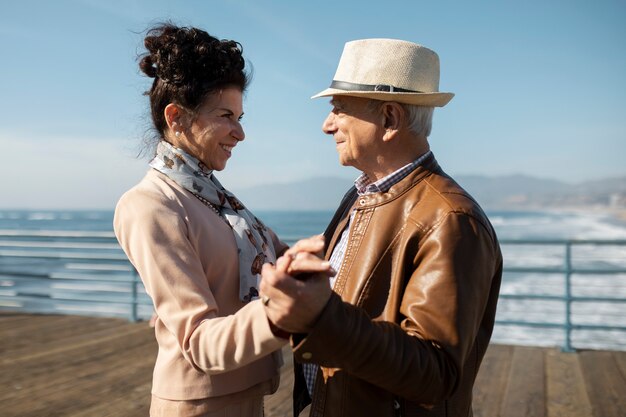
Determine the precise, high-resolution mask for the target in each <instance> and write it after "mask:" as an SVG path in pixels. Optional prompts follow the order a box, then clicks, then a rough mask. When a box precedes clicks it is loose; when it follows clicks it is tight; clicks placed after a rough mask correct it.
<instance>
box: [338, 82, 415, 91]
mask: <svg viewBox="0 0 626 417" xmlns="http://www.w3.org/2000/svg"><path fill="white" fill-rule="evenodd" d="M330 88H336V89H337V90H346V91H382V92H387V93H422V91H414V90H407V89H405V88H399V87H394V86H393V85H386V84H357V83H350V82H347V81H337V80H333V82H332V83H331V84H330Z"/></svg>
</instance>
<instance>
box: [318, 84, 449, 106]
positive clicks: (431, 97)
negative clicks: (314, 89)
mask: <svg viewBox="0 0 626 417" xmlns="http://www.w3.org/2000/svg"><path fill="white" fill-rule="evenodd" d="M329 96H352V97H361V98H370V99H373V100H382V101H395V102H398V103H405V104H414V105H418V106H428V107H443V106H445V105H446V104H448V103H449V102H450V100H452V97H454V93H399V92H393V93H392V92H388V91H347V90H339V89H336V88H327V89H326V90H324V91H322V92H320V93H318V94H316V95H314V96H313V97H311V98H319V97H329Z"/></svg>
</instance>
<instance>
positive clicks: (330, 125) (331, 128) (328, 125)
mask: <svg viewBox="0 0 626 417" xmlns="http://www.w3.org/2000/svg"><path fill="white" fill-rule="evenodd" d="M336 130H337V128H336V127H335V114H334V113H333V112H330V113H329V114H328V116H327V117H326V120H324V123H322V131H323V132H324V133H326V134H327V135H332V134H333V133H335V131H336Z"/></svg>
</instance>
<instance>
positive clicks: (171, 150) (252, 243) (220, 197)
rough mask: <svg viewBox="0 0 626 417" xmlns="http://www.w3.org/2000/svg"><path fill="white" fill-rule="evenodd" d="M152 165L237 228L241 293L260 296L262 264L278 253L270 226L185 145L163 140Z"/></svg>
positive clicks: (246, 297)
mask: <svg viewBox="0 0 626 417" xmlns="http://www.w3.org/2000/svg"><path fill="white" fill-rule="evenodd" d="M150 166H151V167H152V168H154V169H156V170H157V171H159V172H161V173H163V174H165V175H167V177H168V178H170V179H171V180H172V181H174V182H175V183H177V184H178V185H180V186H181V187H183V188H185V189H186V190H188V191H189V192H190V193H192V194H194V195H195V196H196V197H198V198H199V199H200V200H207V201H208V202H209V203H211V204H212V205H213V207H214V208H215V209H217V211H218V213H219V214H220V215H221V216H222V217H223V218H224V219H225V220H226V223H227V224H228V225H229V226H230V227H231V229H232V230H233V234H234V235H235V241H236V243H237V248H238V252H239V297H240V298H241V301H243V302H245V303H247V302H249V301H251V300H253V299H255V298H258V296H259V291H258V287H259V286H258V284H259V280H260V274H261V267H262V266H263V264H264V263H265V262H270V263H274V262H275V261H276V253H275V252H274V245H272V243H271V237H270V234H269V233H268V230H267V228H266V227H265V225H263V223H262V222H261V221H260V220H259V219H258V218H256V216H254V215H253V214H252V213H251V212H250V211H249V210H248V209H246V208H245V207H244V205H243V204H241V202H240V201H239V200H238V199H237V198H236V197H235V196H234V195H233V194H231V193H230V192H229V191H227V190H226V189H225V188H224V187H222V185H221V184H220V182H219V181H218V180H217V178H215V176H214V175H213V171H212V170H209V169H207V167H206V166H205V165H204V164H203V163H202V162H201V161H199V160H198V159H197V158H195V157H193V156H191V155H189V154H188V153H186V152H185V151H183V150H182V149H179V148H176V147H174V146H172V145H171V144H170V143H168V142H165V141H161V142H160V143H159V145H158V146H157V153H156V156H155V157H154V159H153V160H152V161H150Z"/></svg>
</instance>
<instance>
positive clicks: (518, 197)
mask: <svg viewBox="0 0 626 417" xmlns="http://www.w3.org/2000/svg"><path fill="white" fill-rule="evenodd" d="M455 179H456V180H457V182H458V183H459V184H460V185H461V186H463V188H465V189H466V190H467V191H468V192H469V193H470V194H472V195H473V196H474V198H476V200H478V202H479V203H480V204H481V205H482V206H483V207H484V208H487V209H495V208H509V209H510V208H539V207H563V206H567V207H573V206H581V207H582V206H590V205H593V206H607V207H621V208H626V177H617V178H607V179H603V180H594V181H586V182H581V183H578V184H568V183H565V182H562V181H556V180H551V179H544V178H536V177H531V176H527V175H508V176H501V177H487V176H481V175H459V176H456V177H455ZM352 184H353V182H352V180H350V179H346V178H338V177H319V178H312V179H308V180H304V181H297V182H291V183H283V184H267V185H262V186H255V187H250V188H243V189H240V190H233V191H235V193H236V194H237V196H238V197H239V198H240V199H241V200H242V201H243V202H244V203H245V204H246V205H247V206H248V207H250V208H251V209H253V210H296V211H300V210H333V209H335V208H336V207H337V205H338V204H339V201H341V198H342V197H343V195H344V194H345V192H346V191H347V190H348V189H349V188H350V187H351V186H352Z"/></svg>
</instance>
